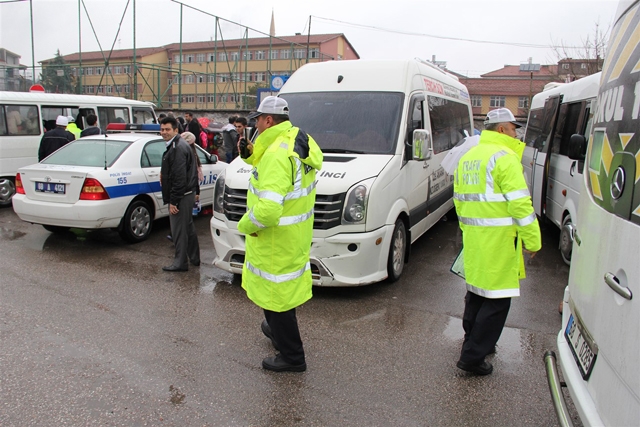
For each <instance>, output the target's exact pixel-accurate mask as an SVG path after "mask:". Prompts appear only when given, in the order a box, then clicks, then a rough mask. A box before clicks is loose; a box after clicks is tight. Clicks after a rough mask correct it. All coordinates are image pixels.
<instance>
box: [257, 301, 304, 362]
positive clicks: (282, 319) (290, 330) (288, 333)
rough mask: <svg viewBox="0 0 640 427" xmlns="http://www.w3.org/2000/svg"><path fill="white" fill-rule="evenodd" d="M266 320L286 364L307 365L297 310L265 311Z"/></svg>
mask: <svg viewBox="0 0 640 427" xmlns="http://www.w3.org/2000/svg"><path fill="white" fill-rule="evenodd" d="M264 318H265V319H266V320H267V323H268V324H269V327H270V328H271V334H272V335H273V339H274V341H275V342H276V344H278V349H279V350H280V356H282V358H283V359H284V360H285V362H288V363H291V364H293V365H301V364H303V363H305V359H304V348H302V339H301V338H300V331H299V330H298V318H297V317H296V309H295V308H292V309H291V310H289V311H283V312H277V311H270V310H266V309H265V310H264Z"/></svg>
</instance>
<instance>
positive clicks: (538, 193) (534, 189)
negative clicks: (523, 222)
mask: <svg viewBox="0 0 640 427" xmlns="http://www.w3.org/2000/svg"><path fill="white" fill-rule="evenodd" d="M561 101H562V96H556V97H553V98H549V99H547V101H546V102H545V104H544V112H543V115H542V128H541V132H540V135H538V136H537V137H536V139H535V141H534V143H533V148H534V151H533V158H532V159H531V165H532V169H531V181H530V185H531V188H530V191H531V201H532V202H533V208H534V209H535V211H536V213H537V214H538V215H539V216H541V217H543V216H544V215H545V211H546V199H547V175H548V173H549V162H548V156H547V153H548V151H549V145H550V142H551V140H552V138H553V134H554V132H555V126H556V119H557V117H558V107H559V106H560V102H561Z"/></svg>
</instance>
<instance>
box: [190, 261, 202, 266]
mask: <svg viewBox="0 0 640 427" xmlns="http://www.w3.org/2000/svg"><path fill="white" fill-rule="evenodd" d="M191 264H192V265H195V266H196V267H200V261H196V262H193V261H191Z"/></svg>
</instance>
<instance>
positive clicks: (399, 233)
mask: <svg viewBox="0 0 640 427" xmlns="http://www.w3.org/2000/svg"><path fill="white" fill-rule="evenodd" d="M406 251H407V229H406V228H405V226H404V222H403V221H402V220H401V219H400V218H398V220H397V221H396V225H395V227H394V228H393V234H392V235H391V245H390V246H389V259H388V261H387V274H388V275H389V281H390V282H395V281H397V280H398V279H399V278H400V276H401V275H402V270H404V261H405V255H406Z"/></svg>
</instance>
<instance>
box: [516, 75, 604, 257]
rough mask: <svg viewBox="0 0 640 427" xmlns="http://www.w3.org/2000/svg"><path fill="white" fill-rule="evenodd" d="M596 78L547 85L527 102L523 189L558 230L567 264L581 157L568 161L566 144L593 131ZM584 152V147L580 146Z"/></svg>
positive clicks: (535, 206) (582, 165)
mask: <svg viewBox="0 0 640 427" xmlns="http://www.w3.org/2000/svg"><path fill="white" fill-rule="evenodd" d="M599 83H600V73H597V74H593V75H590V76H587V77H584V78H581V79H579V80H576V81H574V82H571V83H566V84H563V83H549V84H548V85H547V86H545V90H544V91H543V92H540V93H539V94H537V95H535V96H534V97H533V99H532V101H531V109H530V111H529V120H528V122H527V129H526V132H525V136H524V142H525V143H526V144H527V146H526V147H525V150H524V154H523V155H522V164H523V167H524V172H525V177H526V179H527V185H529V192H530V193H531V201H532V202H533V206H534V209H535V211H536V214H538V216H540V217H541V219H543V220H545V219H547V220H549V221H551V222H552V223H553V224H555V225H556V227H558V228H559V229H560V253H561V255H562V259H563V260H564V262H566V263H567V264H570V262H571V248H572V244H573V229H574V224H575V223H576V222H577V210H578V197H579V195H580V185H581V182H582V169H583V167H584V153H580V154H581V158H579V159H571V158H569V156H568V154H569V141H570V140H571V138H572V137H574V138H576V137H575V136H574V135H580V136H581V137H582V138H585V140H586V136H588V135H589V134H590V132H591V124H592V117H593V111H594V110H595V101H596V97H597V95H598V86H599ZM584 146H585V147H586V144H585V145H584Z"/></svg>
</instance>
